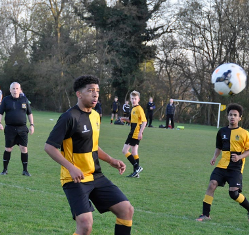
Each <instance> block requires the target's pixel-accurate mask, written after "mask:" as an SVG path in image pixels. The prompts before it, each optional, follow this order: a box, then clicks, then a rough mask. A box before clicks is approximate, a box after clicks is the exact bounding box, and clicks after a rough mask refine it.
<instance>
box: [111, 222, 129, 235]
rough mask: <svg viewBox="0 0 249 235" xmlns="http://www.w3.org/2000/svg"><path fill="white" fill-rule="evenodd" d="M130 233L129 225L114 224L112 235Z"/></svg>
mask: <svg viewBox="0 0 249 235" xmlns="http://www.w3.org/2000/svg"><path fill="white" fill-rule="evenodd" d="M130 234H131V227H128V226H125V225H119V224H115V232H114V235H130Z"/></svg>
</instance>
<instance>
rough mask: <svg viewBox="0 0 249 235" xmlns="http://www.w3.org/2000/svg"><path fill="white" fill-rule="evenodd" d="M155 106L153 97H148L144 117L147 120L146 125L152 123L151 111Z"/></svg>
mask: <svg viewBox="0 0 249 235" xmlns="http://www.w3.org/2000/svg"><path fill="white" fill-rule="evenodd" d="M155 108H156V106H155V103H154V102H153V98H152V97H150V99H149V102H148V103H147V107H146V109H147V115H146V119H147V122H148V127H153V126H152V125H151V124H152V119H153V112H154V109H155Z"/></svg>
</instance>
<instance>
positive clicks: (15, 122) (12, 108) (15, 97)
mask: <svg viewBox="0 0 249 235" xmlns="http://www.w3.org/2000/svg"><path fill="white" fill-rule="evenodd" d="M10 93H11V95H9V96H6V97H4V99H3V100H2V104H1V106H0V130H3V129H4V135H5V151H4V154H3V172H2V173H1V175H6V174H7V173H8V171H7V168H8V164H9V161H10V155H11V151H12V149H13V146H14V145H19V148H20V150H21V160H22V164H23V173H22V174H23V175H24V176H31V175H30V174H29V172H28V170H27V166H28V148H27V144H28V133H29V132H30V134H31V135H32V134H33V133H34V122H33V114H32V113H31V108H30V105H29V102H28V99H27V98H26V97H25V96H21V95H20V93H21V86H20V84H19V83H18V82H13V83H12V84H11V85H10ZM4 112H5V128H3V125H2V123H1V120H2V117H3V114H4ZM26 115H27V116H28V119H29V122H30V128H29V129H28V128H27V126H26V122H27V118H26Z"/></svg>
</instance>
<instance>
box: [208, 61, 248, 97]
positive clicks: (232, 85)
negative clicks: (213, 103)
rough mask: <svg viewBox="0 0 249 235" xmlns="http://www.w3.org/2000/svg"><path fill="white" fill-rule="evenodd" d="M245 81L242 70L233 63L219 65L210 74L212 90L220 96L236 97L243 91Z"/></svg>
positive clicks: (244, 74)
mask: <svg viewBox="0 0 249 235" xmlns="http://www.w3.org/2000/svg"><path fill="white" fill-rule="evenodd" d="M246 79H247V77H246V72H245V71H244V69H242V68H241V67H240V66H239V65H237V64H233V63H228V64H222V65H220V66H219V67H217V68H216V69H215V70H214V72H213V74H212V83H213V84H214V90H215V91H216V92H217V93H218V94H219V95H222V96H230V95H236V94H238V93H240V92H241V91H243V90H244V89H245V87H246Z"/></svg>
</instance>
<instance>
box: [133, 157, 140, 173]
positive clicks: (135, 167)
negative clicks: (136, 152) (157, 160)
mask: <svg viewBox="0 0 249 235" xmlns="http://www.w3.org/2000/svg"><path fill="white" fill-rule="evenodd" d="M135 161H136V163H137V165H136V166H133V168H134V171H135V170H136V169H137V168H138V167H139V158H137V159H135Z"/></svg>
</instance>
